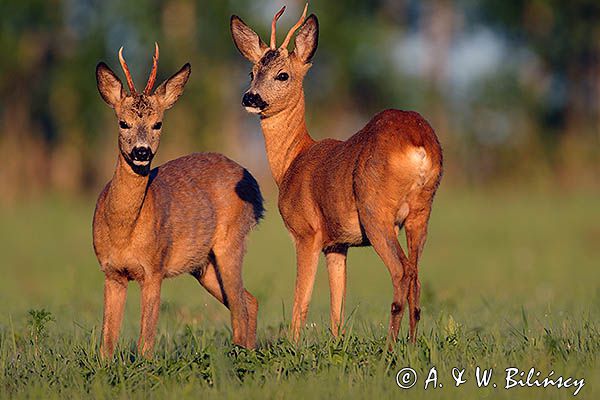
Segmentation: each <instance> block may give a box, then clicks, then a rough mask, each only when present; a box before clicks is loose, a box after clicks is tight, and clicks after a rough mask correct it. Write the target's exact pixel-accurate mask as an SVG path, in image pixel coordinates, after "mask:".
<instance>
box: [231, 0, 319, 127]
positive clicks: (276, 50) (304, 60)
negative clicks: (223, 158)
mask: <svg viewBox="0 0 600 400" xmlns="http://www.w3.org/2000/svg"><path fill="white" fill-rule="evenodd" d="M307 8H308V3H307V4H306V6H305V7H304V12H303V14H302V16H301V17H300V20H298V22H297V23H296V24H295V25H294V26H293V27H292V28H291V29H290V31H289V32H288V34H287V36H286V37H285V40H284V41H283V43H282V44H281V46H279V47H277V44H276V24H277V20H278V19H279V17H281V15H282V14H283V12H284V11H285V7H283V8H282V9H281V10H279V12H278V13H277V14H275V16H274V17H273V22H272V24H271V41H270V45H269V46H267V45H266V44H265V43H264V42H263V41H262V40H261V39H260V37H259V36H258V35H257V34H256V32H254V31H253V30H252V29H251V28H250V27H249V26H248V25H246V24H245V23H244V21H242V20H241V19H240V18H239V17H238V16H236V15H233V16H232V17H231V34H232V36H233V41H234V43H235V45H236V47H237V48H238V50H239V51H240V53H242V55H243V56H244V57H246V58H247V59H248V60H250V61H251V62H252V63H253V64H254V65H253V66H252V72H250V79H251V82H250V88H249V89H248V91H246V93H244V97H243V99H242V105H243V106H244V107H245V108H246V110H247V111H248V112H250V113H255V114H260V116H261V117H263V118H264V117H269V116H271V115H274V114H277V113H279V112H281V111H284V110H286V109H287V108H289V107H290V106H292V105H293V104H296V102H297V101H298V100H299V98H300V97H301V96H302V81H303V80H304V76H305V75H306V72H307V71H308V69H309V68H310V66H311V63H310V62H311V60H312V58H313V56H314V55H315V52H316V50H317V44H318V38H319V22H318V20H317V17H316V16H315V15H314V14H311V15H310V16H309V17H308V18H306V20H305V17H306V10H307ZM298 28H300V29H299V30H298V34H297V35H296V41H295V47H294V50H293V51H292V52H291V53H290V52H288V44H289V43H290V40H291V38H292V36H293V35H294V32H295V31H296V30H297V29H298Z"/></svg>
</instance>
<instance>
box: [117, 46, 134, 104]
mask: <svg viewBox="0 0 600 400" xmlns="http://www.w3.org/2000/svg"><path fill="white" fill-rule="evenodd" d="M119 62H120V63H121V68H123V72H125V79H127V86H129V92H130V93H131V94H132V95H134V94H136V93H137V92H136V90H135V86H134V85H133V79H131V73H130V72H129V67H128V66H127V63H126V62H125V59H124V58H123V46H121V48H120V49H119Z"/></svg>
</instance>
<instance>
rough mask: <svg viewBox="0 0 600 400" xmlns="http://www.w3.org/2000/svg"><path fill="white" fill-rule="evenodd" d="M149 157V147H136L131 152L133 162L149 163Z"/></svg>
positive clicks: (150, 151)
mask: <svg viewBox="0 0 600 400" xmlns="http://www.w3.org/2000/svg"><path fill="white" fill-rule="evenodd" d="M150 157H152V150H150V147H146V146H137V147H134V148H133V150H131V158H133V159H134V160H135V161H150Z"/></svg>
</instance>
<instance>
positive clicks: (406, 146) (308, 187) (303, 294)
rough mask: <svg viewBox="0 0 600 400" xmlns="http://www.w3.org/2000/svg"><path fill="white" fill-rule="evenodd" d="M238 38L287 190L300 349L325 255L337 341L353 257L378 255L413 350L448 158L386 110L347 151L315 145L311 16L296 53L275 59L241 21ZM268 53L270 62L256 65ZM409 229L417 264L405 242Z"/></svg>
mask: <svg viewBox="0 0 600 400" xmlns="http://www.w3.org/2000/svg"><path fill="white" fill-rule="evenodd" d="M231 29H232V34H233V38H234V42H235V44H236V46H237V47H238V49H239V50H240V52H241V53H242V54H244V55H245V56H246V57H247V58H248V59H249V60H250V61H252V62H253V63H254V66H253V77H254V79H253V80H252V83H251V86H250V89H249V91H248V92H249V93H252V94H253V95H258V96H260V98H261V99H262V100H263V101H264V102H265V104H267V105H266V107H264V108H263V109H260V110H257V109H252V108H251V109H250V110H249V111H252V112H256V113H259V114H260V116H261V125H262V129H263V134H264V137H265V145H266V151H267V158H268V160H269V163H270V165H271V170H272V173H273V177H274V179H275V181H276V183H277V185H278V187H279V211H280V213H281V216H282V217H283V220H284V222H285V225H286V227H287V228H288V230H289V231H290V233H291V234H292V237H293V238H294V241H295V245H296V257H297V268H298V269H297V279H296V289H295V296H294V309H293V317H292V335H293V337H294V339H298V337H299V333H300V329H301V327H302V326H303V325H304V322H305V319H306V315H307V313H308V305H309V302H310V297H311V293H312V289H313V284H314V278H315V273H316V268H317V263H318V258H319V253H320V252H321V251H323V252H324V253H325V255H326V260H327V267H328V271H329V282H330V288H331V310H330V312H331V330H332V332H333V334H334V335H337V334H338V332H339V328H340V326H341V325H342V323H343V318H344V316H343V308H344V297H345V292H346V253H347V250H348V248H349V247H352V246H365V245H372V246H373V247H374V249H375V251H376V252H377V254H378V255H379V256H380V257H381V259H382V260H383V262H384V263H385V265H386V267H387V268H388V270H389V272H390V275H391V278H392V284H393V288H394V290H393V292H394V293H393V301H392V309H391V316H390V326H389V334H390V337H391V338H392V339H393V340H396V339H397V337H398V330H399V327H400V322H401V319H402V315H403V312H404V308H405V304H406V302H408V306H409V309H410V338H411V340H412V341H414V340H415V338H416V327H417V322H418V319H419V315H420V310H419V293H420V283H419V279H418V267H417V266H418V260H419V257H420V254H421V252H422V250H423V245H424V244H425V238H426V235H427V223H428V220H429V215H430V212H431V206H432V202H433V197H434V195H435V192H436V190H437V187H438V185H439V182H440V179H441V176H442V149H441V147H440V144H439V142H438V139H437V137H436V135H435V133H434V131H433V129H432V128H431V126H430V125H429V124H428V123H427V121H425V119H423V118H422V117H421V116H420V115H419V114H418V113H415V112H407V111H399V110H386V111H383V112H381V113H379V114H377V115H376V116H375V117H374V118H373V119H372V120H371V121H369V123H368V124H367V125H366V126H365V127H364V128H363V129H362V130H361V131H359V132H358V133H356V134H355V135H353V136H352V137H350V138H349V139H348V140H346V141H339V140H332V139H325V140H322V141H318V142H315V141H314V140H313V139H312V138H311V137H310V135H309V134H308V130H307V128H306V123H305V116H304V93H303V88H302V81H303V79H304V76H305V74H306V72H307V71H308V69H309V67H310V60H311V58H312V56H313V55H314V53H315V50H316V46H317V37H318V23H317V19H316V17H315V16H314V15H311V16H310V17H309V18H308V19H307V20H306V22H305V23H304V25H303V26H302V27H301V28H300V30H299V32H298V35H297V37H296V47H295V49H294V51H293V52H292V53H288V51H287V49H285V48H280V49H278V50H277V54H276V55H273V54H272V52H273V50H264V49H263V46H262V45H259V41H257V40H254V39H253V40H250V41H248V40H247V38H248V37H251V35H250V34H249V33H248V30H249V29H250V28H248V27H247V26H246V25H245V24H244V23H243V22H242V21H241V20H240V19H239V18H237V17H235V16H234V17H232V24H231ZM239 32H244V35H239V34H238V33H239ZM255 35H256V34H255ZM257 37H258V36H257ZM257 46H258V47H257ZM261 49H263V52H262V54H263V55H262V57H259V58H258V59H256V57H249V56H248V54H250V55H253V54H257V53H258V52H259V51H260V50H261ZM265 58H269V60H268V61H267V62H265V61H264V59H265ZM282 71H284V72H286V73H288V74H289V79H287V80H285V81H283V82H282V81H280V80H277V79H275V77H276V76H277V75H278V74H280V73H281V72H282ZM402 226H404V227H405V230H406V234H407V247H408V254H409V256H408V257H407V256H406V255H405V253H404V250H403V249H402V247H401V246H400V244H399V242H398V237H397V236H398V231H399V229H400V228H401V227H402Z"/></svg>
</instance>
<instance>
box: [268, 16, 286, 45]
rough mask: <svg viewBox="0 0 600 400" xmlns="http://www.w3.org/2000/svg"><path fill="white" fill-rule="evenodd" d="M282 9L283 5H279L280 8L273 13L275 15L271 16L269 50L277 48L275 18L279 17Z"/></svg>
mask: <svg viewBox="0 0 600 400" xmlns="http://www.w3.org/2000/svg"><path fill="white" fill-rule="evenodd" d="M284 11H285V6H283V7H281V10H279V11H278V12H277V14H275V16H274V17H273V22H271V50H275V49H276V48H277V36H276V33H275V30H276V25H277V20H278V19H279V17H281V15H282V14H283V12H284Z"/></svg>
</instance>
